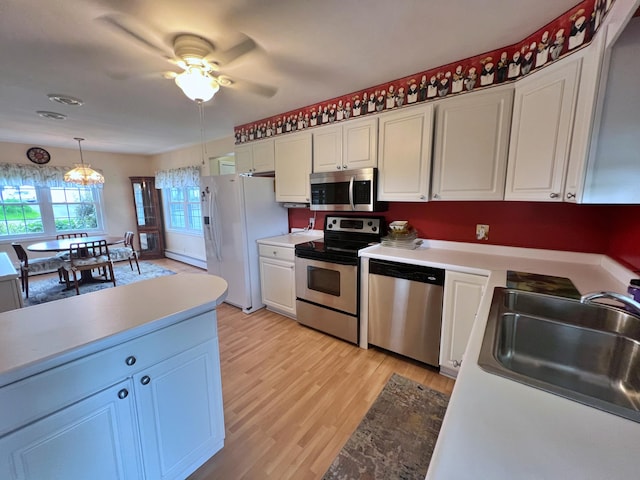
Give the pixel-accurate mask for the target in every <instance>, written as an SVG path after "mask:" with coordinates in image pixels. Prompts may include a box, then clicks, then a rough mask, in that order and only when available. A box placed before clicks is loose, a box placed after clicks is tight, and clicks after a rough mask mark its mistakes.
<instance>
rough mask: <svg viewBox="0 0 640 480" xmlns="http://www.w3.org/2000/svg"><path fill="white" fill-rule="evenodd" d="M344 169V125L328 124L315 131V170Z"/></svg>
mask: <svg viewBox="0 0 640 480" xmlns="http://www.w3.org/2000/svg"><path fill="white" fill-rule="evenodd" d="M333 170H342V125H335V124H334V125H327V126H325V127H319V128H317V129H315V130H314V131H313V171H314V172H331V171H333Z"/></svg>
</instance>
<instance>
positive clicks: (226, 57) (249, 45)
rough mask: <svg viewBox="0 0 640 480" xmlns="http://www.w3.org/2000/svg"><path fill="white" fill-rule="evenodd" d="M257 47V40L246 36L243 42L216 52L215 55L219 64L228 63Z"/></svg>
mask: <svg viewBox="0 0 640 480" xmlns="http://www.w3.org/2000/svg"><path fill="white" fill-rule="evenodd" d="M256 47H257V45H256V42H254V41H253V39H251V38H249V37H246V38H245V39H244V40H243V41H242V42H240V43H238V44H236V45H234V46H233V47H231V48H229V49H228V50H225V51H224V52H216V53H215V54H214V55H213V56H214V57H215V58H214V59H215V61H216V62H217V63H218V64H219V65H227V64H228V63H231V62H233V61H234V60H236V59H237V58H240V57H241V56H242V55H245V54H247V53H249V52H251V51H252V50H254V49H255V48H256Z"/></svg>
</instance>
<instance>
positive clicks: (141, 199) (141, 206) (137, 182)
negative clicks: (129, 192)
mask: <svg viewBox="0 0 640 480" xmlns="http://www.w3.org/2000/svg"><path fill="white" fill-rule="evenodd" d="M129 180H131V188H132V189H133V204H134V209H135V213H136V220H137V223H138V225H137V229H138V245H140V258H142V259H147V258H162V257H164V237H163V233H164V229H163V227H162V211H161V210H160V199H159V194H158V190H156V187H155V178H154V177H129Z"/></svg>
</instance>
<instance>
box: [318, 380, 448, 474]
mask: <svg viewBox="0 0 640 480" xmlns="http://www.w3.org/2000/svg"><path fill="white" fill-rule="evenodd" d="M448 403H449V395H446V394H444V393H440V392H437V391H435V390H431V389H430V388H427V387H425V386H424V385H420V384H419V383H417V382H414V381H413V380H409V379H408V378H405V377H402V376H400V375H398V374H396V373H394V374H393V375H392V376H391V378H390V379H389V381H388V382H387V384H386V385H385V387H384V388H383V389H382V392H381V393H380V395H379V396H378V398H377V399H376V400H375V402H374V403H373V405H372V406H371V408H370V409H369V411H368V412H367V414H366V415H365V416H364V419H363V420H362V421H361V422H360V425H358V428H356V431H355V432H354V433H353V434H352V435H351V437H350V438H349V440H347V443H346V444H345V445H344V447H342V450H341V451H340V453H338V456H337V457H336V458H335V460H334V461H333V463H332V464H331V466H330V467H329V470H327V472H326V473H325V474H324V477H322V478H323V480H348V479H361V480H365V479H366V480H370V479H376V480H381V479H389V480H391V479H393V480H397V479H402V480H409V479H419V480H423V479H424V477H425V475H426V474H427V468H428V467H429V462H430V460H431V455H432V454H433V448H434V446H435V444H436V440H437V438H438V433H439V432H440V426H441V425H442V419H443V417H444V412H445V411H446V409H447V405H448Z"/></svg>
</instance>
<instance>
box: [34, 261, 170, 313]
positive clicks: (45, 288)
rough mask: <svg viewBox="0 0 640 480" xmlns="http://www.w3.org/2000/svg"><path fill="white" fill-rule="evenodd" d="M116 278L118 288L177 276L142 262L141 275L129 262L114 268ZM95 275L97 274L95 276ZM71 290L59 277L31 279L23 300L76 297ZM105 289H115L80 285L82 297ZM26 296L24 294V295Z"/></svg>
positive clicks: (36, 302) (40, 300)
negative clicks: (158, 278)
mask: <svg viewBox="0 0 640 480" xmlns="http://www.w3.org/2000/svg"><path fill="white" fill-rule="evenodd" d="M113 271H114V274H115V277H116V287H119V286H120V285H127V284H129V283H135V282H140V281H142V280H148V279H150V278H154V277H161V276H163V275H175V272H173V271H171V270H167V269H166V268H163V267H159V266H158V265H155V264H153V263H149V262H140V275H138V269H137V268H136V266H135V264H134V265H133V271H131V267H130V266H129V262H119V263H116V264H115V265H114V268H113ZM94 275H95V274H94ZM71 285H72V288H71V290H66V291H65V290H64V288H65V286H64V285H63V284H61V283H59V281H58V278H57V277H52V278H48V279H46V280H37V277H29V298H28V299H27V298H23V300H24V306H25V307H28V306H31V305H38V304H39V303H45V302H51V301H53V300H60V299H61V298H67V297H71V296H75V294H76V290H75V288H73V282H72V283H71ZM103 288H113V283H111V282H108V283H90V284H88V285H80V295H82V294H83V293H89V292H95V291H97V290H102V289H103ZM23 295H24V294H23Z"/></svg>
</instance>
